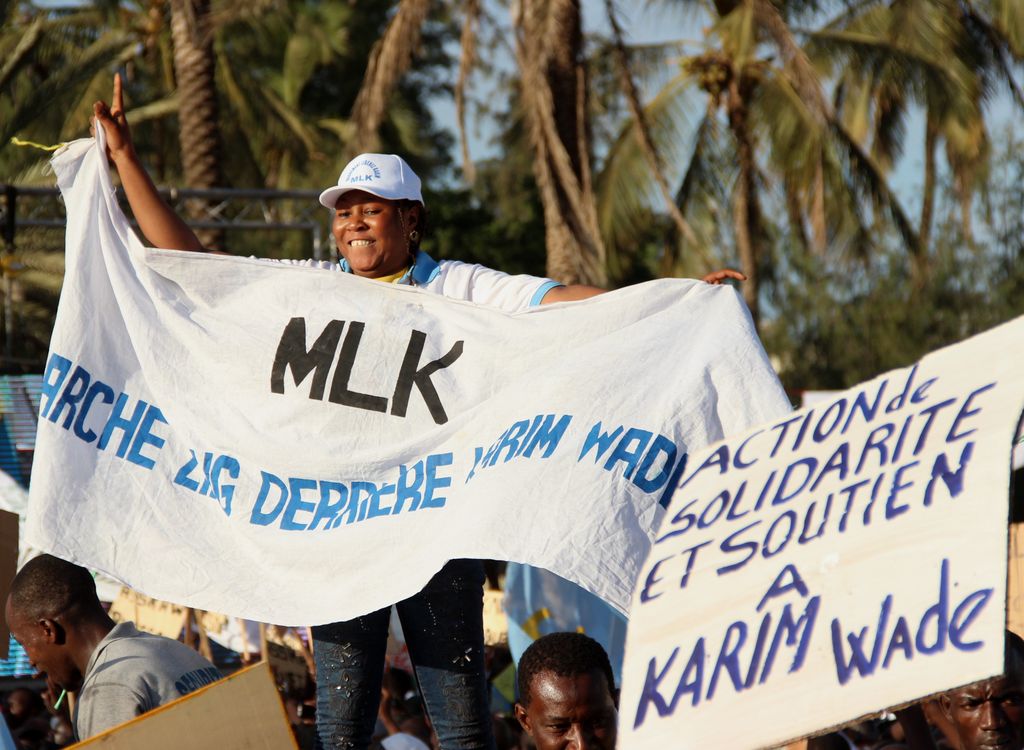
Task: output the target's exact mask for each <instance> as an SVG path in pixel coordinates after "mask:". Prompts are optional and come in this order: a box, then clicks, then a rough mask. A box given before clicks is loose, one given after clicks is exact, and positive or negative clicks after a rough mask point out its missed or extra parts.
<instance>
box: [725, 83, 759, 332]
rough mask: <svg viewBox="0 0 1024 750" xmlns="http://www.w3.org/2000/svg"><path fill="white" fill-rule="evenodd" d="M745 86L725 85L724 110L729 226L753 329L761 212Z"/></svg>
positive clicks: (757, 315) (756, 323) (755, 313)
mask: <svg viewBox="0 0 1024 750" xmlns="http://www.w3.org/2000/svg"><path fill="white" fill-rule="evenodd" d="M746 88H747V87H746V86H741V84H740V82H738V81H737V80H736V78H735V77H733V78H732V79H731V80H730V82H729V89H728V99H727V101H726V110H727V113H728V116H729V130H730V131H731V132H732V135H733V138H734V139H735V140H736V153H737V157H738V162H739V179H738V180H737V184H736V191H735V197H734V200H733V224H734V228H735V232H736V246H737V250H738V251H739V256H740V267H741V268H742V270H743V273H745V274H746V275H747V280H746V282H744V284H743V299H744V300H745V301H746V303H747V307H748V308H750V316H751V318H753V320H754V326H755V327H757V326H758V325H759V324H760V317H761V316H760V308H759V306H758V296H759V292H760V277H761V274H760V262H761V209H760V206H759V203H758V199H757V163H756V161H755V156H754V142H753V136H752V134H751V132H750V127H749V123H748V121H747V104H746V97H745V96H744V94H745V93H746Z"/></svg>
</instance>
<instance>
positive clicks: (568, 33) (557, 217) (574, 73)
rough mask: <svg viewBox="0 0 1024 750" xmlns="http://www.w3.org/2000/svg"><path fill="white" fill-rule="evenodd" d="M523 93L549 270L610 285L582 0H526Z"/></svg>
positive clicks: (519, 34) (517, 26) (519, 24)
mask: <svg viewBox="0 0 1024 750" xmlns="http://www.w3.org/2000/svg"><path fill="white" fill-rule="evenodd" d="M513 26H514V33H515V53H516V61H517V64H518V69H519V74H520V85H521V91H520V96H521V100H522V104H523V108H524V111H525V114H526V122H527V125H528V130H529V133H530V139H531V142H532V144H533V149H534V157H533V171H534V176H535V178H536V180H537V186H538V188H539V189H540V196H541V204H542V206H543V209H544V232H545V238H546V244H547V250H548V262H547V273H548V275H549V276H551V277H552V278H556V279H558V280H560V281H563V282H565V283H585V284H596V285H603V284H605V283H606V280H607V274H606V267H605V261H606V250H605V247H604V241H603V239H602V237H601V233H600V229H599V225H598V220H597V206H596V201H595V196H594V187H593V180H592V154H591V149H590V126H589V122H588V120H587V96H588V88H587V76H586V67H585V64H584V60H583V56H582V52H583V36H582V18H581V9H580V4H579V2H578V0H548V1H547V2H544V1H543V0H521V1H520V2H519V3H518V6H517V7H516V12H515V16H514V19H513Z"/></svg>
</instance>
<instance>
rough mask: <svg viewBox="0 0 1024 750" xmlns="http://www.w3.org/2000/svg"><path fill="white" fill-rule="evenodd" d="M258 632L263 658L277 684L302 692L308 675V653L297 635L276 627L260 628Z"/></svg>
mask: <svg viewBox="0 0 1024 750" xmlns="http://www.w3.org/2000/svg"><path fill="white" fill-rule="evenodd" d="M260 632H261V638H262V641H263V642H262V644H261V651H262V653H263V658H264V659H266V660H267V663H268V664H270V670H271V671H272V672H273V673H274V679H275V681H276V682H277V684H278V685H286V686H287V687H289V688H290V689H293V690H304V689H305V687H306V681H307V679H308V678H309V673H310V662H309V661H308V660H307V656H306V655H307V654H308V653H309V652H308V650H306V647H305V645H304V644H303V643H302V641H301V639H300V638H299V637H298V635H297V634H296V633H295V632H294V631H292V630H291V629H290V628H281V627H279V626H276V625H270V626H261V628H260Z"/></svg>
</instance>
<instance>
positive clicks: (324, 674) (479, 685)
mask: <svg viewBox="0 0 1024 750" xmlns="http://www.w3.org/2000/svg"><path fill="white" fill-rule="evenodd" d="M112 105H113V106H112V107H107V105H106V104H104V103H102V102H98V103H97V104H96V105H95V107H94V115H95V122H96V123H97V127H99V128H102V129H103V131H104V133H105V137H106V143H107V150H108V157H109V158H110V160H111V163H112V164H113V165H114V166H115V168H116V169H117V171H118V174H119V175H120V179H121V183H122V185H123V187H124V190H125V194H126V196H127V198H128V201H129V203H130V205H131V208H132V211H133V213H134V215H135V218H136V219H137V221H138V224H139V227H140V229H141V231H142V232H143V234H144V235H145V237H146V238H147V240H148V241H149V242H150V243H151V244H153V245H154V246H156V247H162V248H168V249H177V250H184V251H202V250H204V248H203V247H202V245H201V243H200V242H199V240H198V239H197V238H196V236H195V235H194V234H193V233H192V231H191V230H190V229H189V228H188V226H187V225H186V224H185V223H184V222H183V221H182V220H181V219H180V218H179V217H178V216H177V215H175V214H174V212H173V211H172V210H171V209H170V207H169V206H168V205H167V204H166V203H165V202H164V201H163V200H162V198H161V197H160V195H159V193H158V192H157V190H156V188H155V187H154V185H153V183H152V181H151V180H150V178H149V176H148V175H147V173H146V171H145V169H144V168H143V166H142V164H141V163H140V162H139V160H138V158H137V156H136V155H135V152H134V149H133V147H132V143H131V136H130V132H129V129H128V125H127V121H126V119H125V115H124V106H123V102H122V95H121V84H120V80H119V79H115V89H114V98H113V102H112ZM320 201H321V203H322V204H323V205H324V206H325V207H326V208H327V209H329V210H330V211H331V212H332V215H333V225H332V232H333V235H334V239H335V241H336V243H337V246H338V250H339V253H340V255H341V258H342V260H341V261H340V262H339V263H329V262H320V261H306V262H304V264H306V265H310V266H312V267H318V268H323V269H324V270H328V271H336V272H342V273H349V274H353V275H354V276H357V277H361V278H363V279H366V280H367V283H397V284H408V285H412V286H418V287H420V288H421V289H423V290H425V291H427V292H431V293H435V294H440V295H442V296H445V297H449V298H454V299H460V300H465V301H469V302H474V303H476V304H481V305H488V306H492V307H497V308H499V309H503V310H506V311H519V310H523V309H526V308H529V307H532V306H535V305H541V304H549V303H552V302H567V301H574V300H580V299H585V298H587V297H592V296H594V295H596V294H600V293H601V292H602V290H600V289H596V288H593V287H586V286H580V285H564V284H561V283H559V282H558V281H556V280H551V279H544V278H539V277H532V276H510V275H507V274H504V273H501V272H500V271H496V270H492V269H488V268H484V267H482V266H478V265H472V264H466V263H460V262H458V261H440V262H438V261H435V260H434V259H432V258H430V256H429V255H427V254H426V253H425V252H424V251H423V250H422V249H421V247H420V245H421V242H422V240H423V237H424V234H425V232H426V229H427V213H426V209H425V205H424V202H423V197H422V193H421V187H420V181H419V178H418V177H417V176H416V174H415V173H414V172H413V170H412V169H411V168H410V167H409V165H408V164H407V163H406V162H405V161H404V160H403V159H401V158H400V157H398V156H396V155H392V154H362V155H360V156H358V157H356V158H355V159H353V160H352V162H350V163H349V165H348V166H347V167H346V168H345V169H344V170H343V171H342V173H341V175H340V177H339V179H338V184H337V185H335V186H331V187H329V188H327V189H326V190H324V191H323V193H322V194H321V196H320ZM728 278H742V275H741V274H738V273H736V272H733V271H718V272H715V273H712V274H709V275H708V276H707V277H705V279H704V281H706V282H708V283H719V282H721V281H723V280H725V279H728ZM483 579H484V574H483V567H482V564H481V563H480V561H475V560H453V561H450V562H449V563H448V564H447V565H445V566H444V567H443V568H442V569H441V570H440V571H439V572H438V573H437V574H436V575H435V576H434V578H433V579H431V581H430V582H429V583H428V584H427V586H426V587H425V588H424V589H423V590H422V591H421V592H420V593H418V594H416V595H414V596H412V597H410V598H409V599H406V600H404V601H402V602H398V603H396V605H395V606H396V608H397V611H398V615H399V617H400V619H401V622H402V626H403V630H404V632H405V635H406V641H407V644H408V647H409V655H410V657H411V661H412V665H413V671H412V672H411V673H410V672H405V671H403V670H400V669H397V668H391V669H386V668H385V666H386V660H385V649H386V642H387V632H388V621H389V618H390V607H388V608H384V609H381V610H378V611H376V612H371V613H369V614H366V615H364V616H362V617H358V618H355V619H353V620H350V621H346V622H337V623H331V624H326V625H320V626H317V627H314V628H313V629H312V641H313V643H312V650H313V658H314V664H315V672H316V675H315V680H312V679H311V680H310V682H309V684H308V685H307V686H306V687H307V689H305V690H295V689H294V688H292V689H289V690H287V691H286V692H284V694H283V695H282V698H283V700H284V704H285V707H286V709H287V714H288V717H289V719H290V721H291V723H292V726H293V728H294V731H295V735H296V738H297V740H298V742H299V744H300V746H301V747H303V748H342V749H345V750H348V749H351V748H360V749H361V748H368V747H369V748H383V750H424V749H429V748H445V750H449V749H451V750H460V749H465V750H469V749H471V748H476V749H480V748H499V750H512V749H514V748H515V749H519V750H522V749H524V748H537V750H555V749H556V748H560V749H562V750H583V748H599V749H600V750H611V748H614V746H615V742H616V735H617V725H618V716H617V702H618V694H617V688H616V685H615V684H614V678H613V672H612V669H611V666H610V664H609V661H608V657H607V655H606V654H605V652H604V649H603V648H602V647H601V646H600V645H599V644H598V643H597V642H595V641H593V640H592V639H590V638H588V637H587V636H585V635H582V634H579V633H556V634H552V635H548V636H544V637H542V638H540V639H538V640H537V641H536V642H535V643H534V644H533V645H532V646H531V647H530V648H529V649H528V650H527V651H526V652H525V653H524V654H523V656H522V658H521V660H520V662H519V664H518V671H517V675H518V680H517V692H516V699H515V701H514V702H512V703H510V705H509V706H508V707H507V708H505V709H504V710H498V711H497V712H496V711H495V710H494V706H493V705H492V700H491V696H492V695H493V693H494V691H493V686H492V684H491V681H492V680H493V678H494V676H495V672H494V670H489V669H488V664H489V663H491V664H494V663H496V662H502V661H507V658H506V659H501V658H496V657H495V656H494V655H493V654H491V655H490V656H491V658H490V659H489V658H488V654H487V652H486V651H485V646H484V642H483V627H482V615H481V592H482V585H483ZM5 617H6V621H7V623H8V625H9V627H10V629H11V632H12V635H13V636H14V637H15V638H16V639H17V640H18V642H19V643H21V644H22V645H23V647H24V648H25V650H26V652H27V654H28V655H29V658H30V659H31V660H32V662H33V664H34V665H35V666H36V668H38V669H39V670H40V671H41V672H45V674H46V677H47V680H48V688H47V690H46V691H45V692H42V693H38V692H35V691H33V690H30V689H28V688H18V689H16V690H14V691H12V692H11V693H10V694H8V695H7V696H6V697H5V700H4V703H3V706H4V717H5V719H6V721H7V724H8V726H9V728H10V730H11V734H12V736H13V737H14V739H15V741H16V742H17V743H18V747H20V748H23V749H25V750H37V749H42V748H51V747H62V746H64V745H65V744H67V743H68V742H69V741H70V739H71V737H72V736H77V737H79V738H86V737H90V736H94V735H96V734H98V733H100V732H102V731H104V730H105V729H107V728H109V727H112V726H116V725H118V724H120V723H122V722H124V721H126V720H128V719H131V718H132V717H134V716H137V715H139V714H142V713H145V712H147V711H149V710H151V709H153V708H155V707H157V706H159V705H163V704H165V703H167V702H169V701H171V700H174V699H177V698H179V697H181V696H184V695H186V694H188V693H191V692H193V691H195V690H197V689H199V688H202V687H204V686H206V685H208V684H210V683H212V682H214V681H215V680H217V679H218V678H219V677H220V676H221V674H220V672H219V671H218V669H217V668H216V667H215V666H214V665H213V664H211V663H210V662H209V661H207V660H206V659H205V658H203V657H202V656H200V655H199V654H198V653H196V652H195V651H193V650H191V649H190V648H188V647H186V646H185V645H183V644H181V643H178V642H177V641H172V640H170V639H166V638H160V637H157V636H150V635H147V634H145V633H141V632H139V631H138V630H136V629H135V628H134V626H133V625H132V624H131V623H119V624H118V623H114V621H113V620H111V619H110V617H109V616H108V615H107V613H106V611H105V610H104V609H103V607H102V605H101V604H100V602H99V600H98V598H97V597H96V591H95V585H94V582H93V579H92V577H91V576H90V574H89V573H88V571H86V570H85V569H84V568H81V567H79V566H77V565H73V564H71V563H68V562H65V561H63V560H60V559H58V558H56V557H52V556H50V555H41V556H39V557H37V558H35V559H33V560H31V561H30V562H29V563H27V564H26V565H25V566H24V567H23V568H22V570H21V571H19V573H18V575H17V577H16V578H15V580H14V582H13V584H12V587H11V593H10V596H9V597H8V600H7V602H6V608H5ZM1008 643H1009V646H1008V648H1007V654H1008V658H1007V665H1008V666H1007V671H1006V674H1005V675H1004V676H1002V677H1000V678H996V679H993V680H989V681H987V682H985V683H982V684H981V685H975V686H971V687H967V688H963V689H961V690H957V691H952V692H951V693H948V694H945V695H942V696H939V697H938V698H935V699H933V700H932V701H929V702H928V703H926V704H924V705H923V706H922V707H920V709H914V710H911V711H904V712H903V713H902V714H901V718H900V720H899V721H895V720H888V721H885V720H877V721H872V722H866V723H862V724H860V725H858V726H857V727H854V728H849V729H845V730H843V731H842V732H837V733H833V734H830V735H826V736H824V737H819V738H816V739H814V740H812V741H810V743H809V746H810V747H813V748H828V749H831V748H845V749H847V750H867V749H868V748H872V749H873V748H908V750H927V749H928V748H932V747H938V748H947V747H948V748H955V749H956V750H980V749H981V748H1001V749H1002V750H1021V743H1022V739H1024V731H1022V725H1024V648H1022V647H1021V643H1020V639H1018V638H1016V637H1010V638H1009V641H1008ZM65 691H67V692H69V693H73V694H75V700H74V707H73V709H71V711H70V712H69V710H68V704H69V701H68V702H63V704H62V700H61V698H62V694H63V693H64V692H65ZM917 719H920V721H918V720H917ZM926 720H927V722H928V723H927V724H925V721H926Z"/></svg>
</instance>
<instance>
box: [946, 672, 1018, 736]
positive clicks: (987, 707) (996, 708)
mask: <svg viewBox="0 0 1024 750" xmlns="http://www.w3.org/2000/svg"><path fill="white" fill-rule="evenodd" d="M939 700H940V704H941V706H942V711H943V713H944V714H945V715H946V717H947V718H948V719H949V720H950V721H951V722H952V724H953V726H954V731H955V733H956V738H957V740H958V742H959V746H960V750H1021V747H1022V745H1024V680H1022V679H1021V677H1020V676H1019V675H1014V674H1012V673H1011V675H1009V676H1000V677H994V678H992V679H991V680H986V681H985V682H980V683H978V684H976V685H971V686H970V687H966V688H961V689H960V690H953V691H950V692H949V693H947V694H945V695H943V696H940V698H939Z"/></svg>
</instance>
